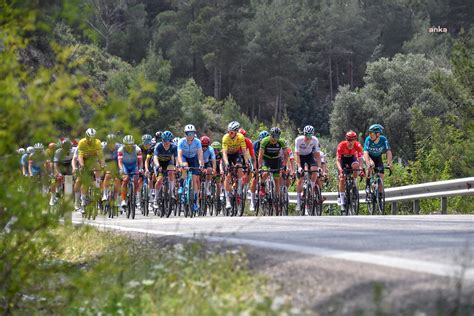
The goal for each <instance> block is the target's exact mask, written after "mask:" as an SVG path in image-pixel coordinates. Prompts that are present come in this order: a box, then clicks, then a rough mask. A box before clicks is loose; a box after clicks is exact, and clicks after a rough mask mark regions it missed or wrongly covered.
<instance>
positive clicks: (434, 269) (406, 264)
mask: <svg viewBox="0 0 474 316" xmlns="http://www.w3.org/2000/svg"><path fill="white" fill-rule="evenodd" d="M73 223H76V224H83V223H84V222H83V221H78V220H73ZM86 224H88V225H91V226H96V227H99V228H103V229H113V230H120V231H124V232H137V233H144V234H150V235H158V236H179V237H185V238H195V237H200V238H204V239H207V240H209V241H215V242H227V243H230V244H236V245H248V246H253V247H257V248H268V249H274V250H284V251H291V252H299V253H304V254H308V255H314V256H318V257H326V258H333V259H342V260H346V261H352V262H360V263H368V264H374V265H379V266H384V267H390V268H397V269H402V270H408V271H415V272H422V273H429V274H434V275H439V276H444V277H460V276H461V275H462V274H463V277H464V279H469V280H474V268H472V267H468V268H463V267H461V266H460V265H456V264H452V265H448V264H441V263H435V262H429V261H423V260H415V259H405V258H398V257H392V256H384V255H376V254H370V253H364V252H357V251H345V250H334V249H327V248H318V247H308V246H300V245H293V244H285V243H275V242H269V241H261V240H251V239H242V238H230V237H217V236H210V235H206V234H202V233H199V234H189V233H178V232H169V231H160V230H156V229H143V228H138V227H123V226H118V225H110V224H105V223H102V224H101V223H94V222H88V223H86Z"/></svg>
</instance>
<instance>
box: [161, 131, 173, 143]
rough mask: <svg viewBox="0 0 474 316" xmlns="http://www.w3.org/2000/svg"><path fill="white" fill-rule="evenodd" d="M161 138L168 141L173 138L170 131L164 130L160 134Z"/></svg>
mask: <svg viewBox="0 0 474 316" xmlns="http://www.w3.org/2000/svg"><path fill="white" fill-rule="evenodd" d="M161 138H162V139H163V141H164V142H170V141H172V140H173V133H171V132H170V131H164V132H163V134H161Z"/></svg>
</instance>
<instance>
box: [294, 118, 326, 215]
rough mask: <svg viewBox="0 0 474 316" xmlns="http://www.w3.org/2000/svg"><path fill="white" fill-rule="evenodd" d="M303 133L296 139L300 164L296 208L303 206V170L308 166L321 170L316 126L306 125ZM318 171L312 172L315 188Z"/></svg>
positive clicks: (297, 159)
mask: <svg viewBox="0 0 474 316" xmlns="http://www.w3.org/2000/svg"><path fill="white" fill-rule="evenodd" d="M303 134H304V135H301V136H298V137H297V138H296V139H295V154H296V164H297V166H298V183H297V186H296V192H297V194H296V210H297V211H299V210H300V207H301V192H302V191H303V177H302V176H303V172H304V170H305V168H306V166H307V167H308V168H309V170H311V171H317V170H319V171H320V170H321V153H320V145H319V140H318V138H317V137H316V136H314V127H313V126H311V125H306V126H305V127H304V129H303ZM317 178H318V175H317V174H316V173H312V174H311V187H312V188H314V186H315V184H316V181H317V180H318V179H317Z"/></svg>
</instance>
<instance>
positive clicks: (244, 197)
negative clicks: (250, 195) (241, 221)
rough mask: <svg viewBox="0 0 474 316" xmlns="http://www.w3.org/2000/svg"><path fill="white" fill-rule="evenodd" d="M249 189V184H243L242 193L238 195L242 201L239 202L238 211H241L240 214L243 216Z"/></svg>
mask: <svg viewBox="0 0 474 316" xmlns="http://www.w3.org/2000/svg"><path fill="white" fill-rule="evenodd" d="M247 190H248V186H247V185H243V186H242V193H241V194H240V195H239V196H238V198H239V199H240V203H239V209H238V212H239V214H238V215H239V216H243V215H244V210H245V201H246V200H247Z"/></svg>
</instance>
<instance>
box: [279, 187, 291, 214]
mask: <svg viewBox="0 0 474 316" xmlns="http://www.w3.org/2000/svg"><path fill="white" fill-rule="evenodd" d="M280 197H281V212H282V215H283V216H288V204H289V202H290V201H289V197H288V188H287V187H286V186H284V185H283V186H282V187H281V190H280Z"/></svg>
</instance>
